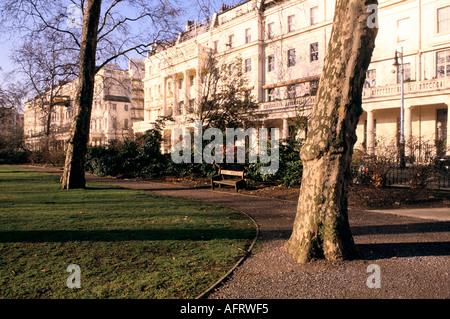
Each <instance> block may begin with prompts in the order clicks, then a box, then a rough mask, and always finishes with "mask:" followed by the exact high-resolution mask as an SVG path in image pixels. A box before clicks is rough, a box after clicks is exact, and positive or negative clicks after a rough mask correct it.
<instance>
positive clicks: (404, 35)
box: [397, 18, 410, 42]
mask: <svg viewBox="0 0 450 319" xmlns="http://www.w3.org/2000/svg"><path fill="white" fill-rule="evenodd" d="M409 32H410V23H409V18H406V19H401V20H398V21H397V42H402V41H406V40H408V39H409Z"/></svg>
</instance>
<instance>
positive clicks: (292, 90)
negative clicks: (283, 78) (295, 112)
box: [287, 85, 297, 99]
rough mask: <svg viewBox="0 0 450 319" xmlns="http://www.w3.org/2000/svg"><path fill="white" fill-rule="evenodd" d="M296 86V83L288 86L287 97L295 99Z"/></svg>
mask: <svg viewBox="0 0 450 319" xmlns="http://www.w3.org/2000/svg"><path fill="white" fill-rule="evenodd" d="M296 92H297V90H296V86H295V85H289V86H288V87H287V98H288V99H294V98H295V96H296Z"/></svg>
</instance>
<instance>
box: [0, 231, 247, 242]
mask: <svg viewBox="0 0 450 319" xmlns="http://www.w3.org/2000/svg"><path fill="white" fill-rule="evenodd" d="M252 236H254V231H253V230H239V229H227V228H209V229H178V228H172V229H146V230H92V231H89V230H40V231H2V232H0V243H19V242H22V243H24V242H26V243H44V242H69V241H90V242H97V241H98V242H120V241H159V240H192V241H205V240H213V239H250V238H252Z"/></svg>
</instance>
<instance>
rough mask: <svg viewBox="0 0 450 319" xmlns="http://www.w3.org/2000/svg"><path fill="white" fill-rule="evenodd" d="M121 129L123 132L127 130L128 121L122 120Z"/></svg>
mask: <svg viewBox="0 0 450 319" xmlns="http://www.w3.org/2000/svg"><path fill="white" fill-rule="evenodd" d="M123 128H124V129H125V130H128V119H124V120H123Z"/></svg>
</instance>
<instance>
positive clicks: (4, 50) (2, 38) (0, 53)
mask: <svg viewBox="0 0 450 319" xmlns="http://www.w3.org/2000/svg"><path fill="white" fill-rule="evenodd" d="M178 2H179V3H180V6H181V8H182V9H185V14H184V15H183V17H181V18H180V19H179V22H180V26H181V27H184V25H185V23H186V20H197V19H202V18H203V17H204V14H203V13H202V12H204V10H201V7H202V6H203V7H208V8H209V10H210V12H211V14H212V13H214V11H219V10H220V6H221V4H222V3H226V4H236V3H238V2H243V1H240V0H223V1H221V0H178ZM15 38H18V37H15ZM13 45H14V38H13V39H10V38H9V36H8V35H7V34H0V68H1V69H2V72H1V73H0V76H1V74H2V73H6V72H10V71H13V70H14V69H15V68H16V66H14V65H13V64H12V62H11V60H10V56H11V51H12V48H13ZM1 80H2V79H0V82H1Z"/></svg>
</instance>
